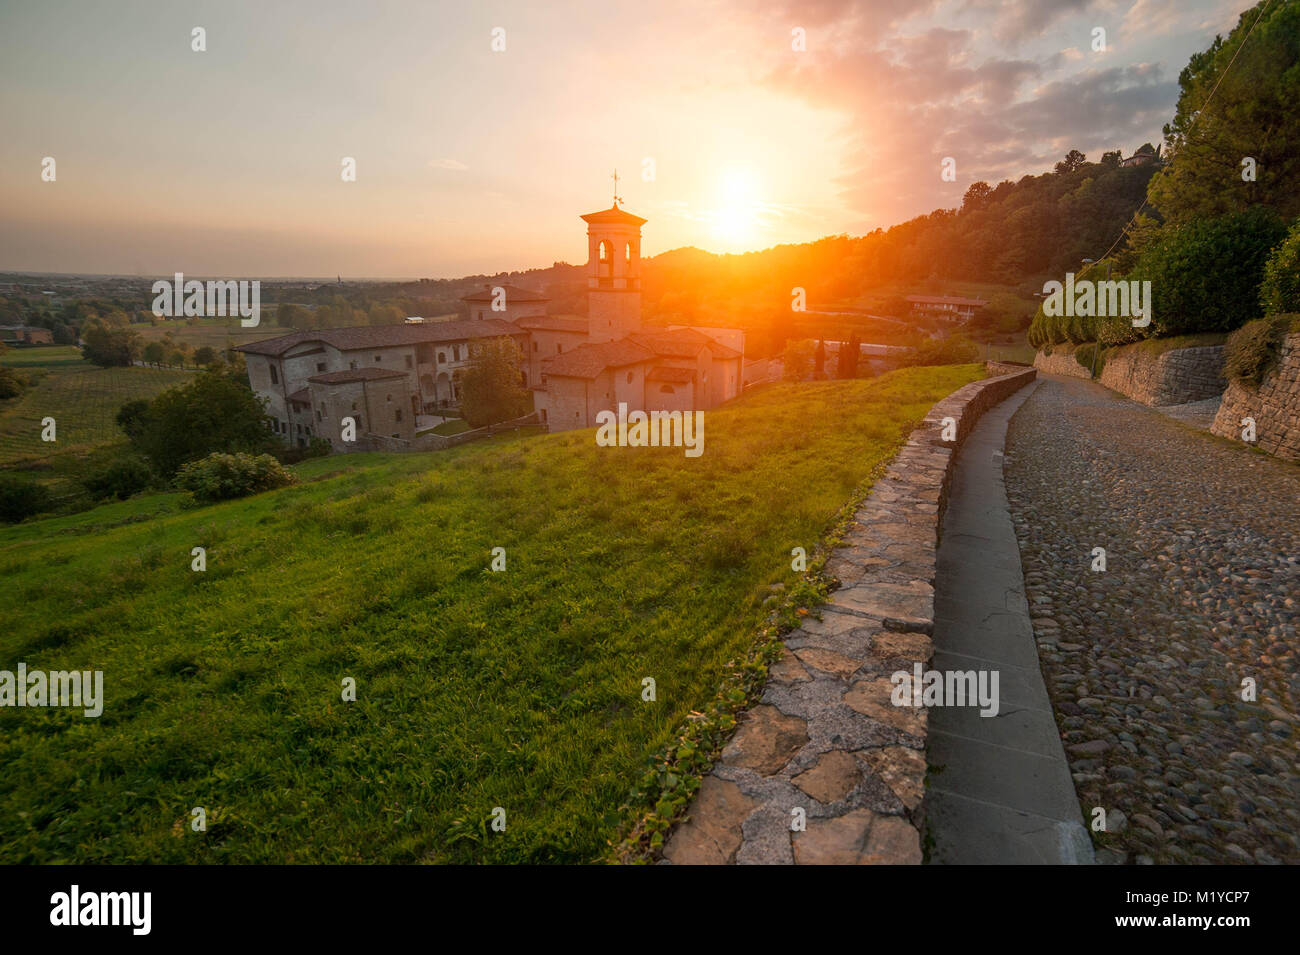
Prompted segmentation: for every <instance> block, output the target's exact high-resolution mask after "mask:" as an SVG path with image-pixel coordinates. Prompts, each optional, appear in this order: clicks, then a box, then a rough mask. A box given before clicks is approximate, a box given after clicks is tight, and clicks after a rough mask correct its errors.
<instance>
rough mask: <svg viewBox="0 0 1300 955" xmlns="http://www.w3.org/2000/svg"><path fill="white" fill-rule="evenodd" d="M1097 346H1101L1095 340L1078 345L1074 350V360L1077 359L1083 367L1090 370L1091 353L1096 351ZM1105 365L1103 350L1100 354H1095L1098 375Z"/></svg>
mask: <svg viewBox="0 0 1300 955" xmlns="http://www.w3.org/2000/svg"><path fill="white" fill-rule="evenodd" d="M1099 348H1101V345H1099V344H1097V343H1096V342H1089V343H1087V344H1086V345H1080V346H1079V347H1078V348H1076V349H1075V350H1074V360H1075V361H1077V362H1078V363H1079V364H1080V365H1082V366H1083V367H1084V368H1087V369H1089V370H1092V356H1093V353H1094V352H1096V351H1097V350H1098V349H1099ZM1105 367H1106V352H1105V351H1104V350H1103V351H1102V352H1101V354H1099V355H1097V368H1096V372H1097V375H1098V376H1100V375H1101V370H1102V369H1103V368H1105Z"/></svg>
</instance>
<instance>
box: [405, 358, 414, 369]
mask: <svg viewBox="0 0 1300 955" xmlns="http://www.w3.org/2000/svg"><path fill="white" fill-rule="evenodd" d="M406 367H407V368H413V367H415V361H414V359H413V358H411V356H410V355H407V356H406Z"/></svg>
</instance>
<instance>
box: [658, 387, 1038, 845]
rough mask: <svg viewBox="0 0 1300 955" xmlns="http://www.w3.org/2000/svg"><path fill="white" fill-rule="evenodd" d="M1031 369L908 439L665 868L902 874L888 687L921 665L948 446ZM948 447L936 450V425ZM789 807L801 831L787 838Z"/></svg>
mask: <svg viewBox="0 0 1300 955" xmlns="http://www.w3.org/2000/svg"><path fill="white" fill-rule="evenodd" d="M1036 375H1037V372H1036V371H1035V370H1034V369H1032V368H1025V367H1021V368H1020V369H1019V370H1018V371H1017V372H1015V373H1013V374H1008V375H1002V376H999V377H995V378H986V379H984V380H983V381H977V382H972V383H971V384H969V385H966V386H965V387H963V388H960V389H958V390H957V391H955V392H953V393H952V394H951V395H949V396H948V397H947V398H944V399H943V400H942V401H940V402H939V403H938V404H936V405H935V406H934V407H933V408H931V409H930V413H929V414H928V415H927V416H926V418H925V420H924V422H922V424H921V426H920V427H919V428H917V430H915V431H913V432H912V434H911V436H910V437H909V438H908V441H907V443H906V445H904V447H903V449H902V450H901V451H900V452H899V453H898V456H897V457H896V458H895V459H894V460H893V462H892V463H891V464H890V466H889V468H888V470H887V471H886V473H885V474H884V476H883V477H882V478H881V479H880V480H879V481H877V482H876V484H875V486H874V487H873V488H872V491H871V494H870V496H869V497H868V498H867V500H866V501H865V502H864V503H863V505H862V507H861V508H860V509H859V510H858V512H857V514H856V515H855V516H854V523H853V524H852V526H851V527H850V529H849V531H848V532H847V533H846V534H845V537H844V540H843V541H842V543H841V544H840V546H839V547H837V548H836V550H835V552H834V553H833V554H832V555H831V557H830V559H829V560H828V561H827V565H826V568H827V572H828V573H830V574H832V575H834V576H835V577H837V578H838V579H839V581H840V588H839V589H838V590H836V591H835V592H834V593H833V594H832V595H831V600H830V603H829V604H827V605H824V606H823V607H821V608H820V615H821V619H820V620H816V619H812V618H811V617H810V618H808V619H805V621H804V623H803V625H802V626H801V627H800V628H799V629H798V630H795V631H793V632H791V633H789V634H787V635H786V637H785V645H786V650H785V653H784V655H783V657H782V659H781V660H780V661H778V662H777V663H776V664H774V665H773V667H772V669H771V672H770V674H769V677H768V684H767V688H766V690H765V691H764V693H763V697H762V699H761V700H760V702H759V703H758V705H756V706H754V707H753V708H752V709H750V710H748V711H747V712H745V713H744V714H742V716H741V719H740V726H739V728H738V729H737V731H736V735H735V736H734V737H733V738H732V740H731V742H730V743H728V745H727V747H726V748H725V749H724V750H723V753H722V758H721V759H720V760H719V762H718V763H717V765H716V766H714V768H713V770H712V771H711V772H710V773H709V775H708V776H706V777H705V778H704V780H703V783H702V784H701V786H700V791H699V794H698V795H697V797H696V800H695V802H694V804H693V805H692V806H691V809H690V813H689V815H688V817H687V821H686V822H684V823H683V824H681V825H679V826H678V827H677V828H676V829H675V830H674V831H673V833H672V834H671V835H670V836H669V838H668V841H667V842H666V844H665V847H664V852H663V857H664V860H665V861H666V862H670V863H677V864H702V863H705V864H729V863H778V864H780V863H787V864H788V863H797V864H803V865H808V864H817V863H847V864H916V863H919V862H921V842H920V825H921V818H920V809H921V800H922V797H923V795H924V791H925V771H926V760H925V743H926V720H927V717H926V711H925V710H924V709H923V708H922V709H913V708H911V707H899V706H894V705H893V704H892V703H891V702H890V695H891V692H892V689H893V687H892V684H891V683H890V680H889V677H890V675H891V674H892V673H895V672H897V671H898V670H907V671H909V672H910V671H911V669H912V666H913V664H914V663H920V664H922V665H923V666H924V665H926V664H927V663H928V661H929V659H930V657H931V655H932V653H933V646H932V643H931V637H932V636H933V633H934V579H935V559H936V554H937V550H938V542H939V527H940V521H941V519H942V515H943V511H944V508H945V506H946V504H947V498H948V488H949V482H950V480H951V476H952V462H953V457H954V455H955V453H956V451H957V449H958V448H959V447H960V446H961V443H962V442H963V441H964V440H965V439H966V436H967V435H968V434H970V432H971V429H972V428H973V427H974V426H975V422H976V421H977V420H978V419H979V417H980V415H982V414H983V413H984V412H985V411H986V410H988V409H989V408H991V407H993V406H994V405H996V404H998V403H999V402H1001V401H1002V400H1003V399H1005V398H1006V397H1008V396H1009V395H1011V394H1013V393H1015V392H1016V391H1018V390H1020V389H1021V388H1023V387H1024V386H1025V385H1027V384H1029V383H1030V382H1031V381H1033V380H1034V378H1035V377H1036ZM946 417H951V418H953V419H954V420H955V423H956V440H955V441H951V442H944V441H943V440H942V438H941V436H942V429H943V419H944V418H946ZM796 809H802V810H803V812H804V813H805V814H806V828H805V829H804V830H803V831H792V828H791V825H792V822H793V821H794V820H795V819H796V818H797V817H796V815H795V814H794V813H793V812H792V811H793V810H796Z"/></svg>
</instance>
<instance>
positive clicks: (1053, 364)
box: [1034, 351, 1092, 378]
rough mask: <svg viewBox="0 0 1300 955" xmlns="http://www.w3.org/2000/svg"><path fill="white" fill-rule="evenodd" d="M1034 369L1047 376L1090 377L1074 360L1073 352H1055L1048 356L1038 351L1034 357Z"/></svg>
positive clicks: (1086, 370) (1087, 371) (1090, 374)
mask: <svg viewBox="0 0 1300 955" xmlns="http://www.w3.org/2000/svg"><path fill="white" fill-rule="evenodd" d="M1034 367H1035V368H1037V369H1038V370H1039V371H1045V372H1047V373H1048V374H1049V375H1069V376H1070V377H1071V378H1091V377H1092V372H1091V371H1090V370H1089V369H1087V368H1084V367H1083V366H1082V365H1080V364H1079V362H1078V361H1077V360H1076V359H1075V357H1074V352H1061V351H1057V352H1053V353H1052V354H1050V355H1048V354H1045V353H1044V352H1041V351H1040V352H1039V353H1038V354H1037V355H1035V356H1034Z"/></svg>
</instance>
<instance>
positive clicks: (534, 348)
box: [533, 342, 537, 351]
mask: <svg viewBox="0 0 1300 955" xmlns="http://www.w3.org/2000/svg"><path fill="white" fill-rule="evenodd" d="M533 351H537V342H533Z"/></svg>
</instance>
